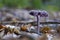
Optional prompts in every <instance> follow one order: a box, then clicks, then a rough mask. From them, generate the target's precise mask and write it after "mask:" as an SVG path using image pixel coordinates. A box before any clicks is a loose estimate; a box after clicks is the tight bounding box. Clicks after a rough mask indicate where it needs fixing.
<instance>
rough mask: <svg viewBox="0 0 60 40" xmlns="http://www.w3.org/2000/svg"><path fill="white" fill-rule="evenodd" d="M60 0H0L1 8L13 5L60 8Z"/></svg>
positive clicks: (57, 9)
mask: <svg viewBox="0 0 60 40" xmlns="http://www.w3.org/2000/svg"><path fill="white" fill-rule="evenodd" d="M59 3H60V0H0V8H1V7H3V6H5V7H9V8H11V7H13V8H26V7H29V8H30V7H32V8H34V9H45V10H49V11H50V10H53V11H59V10H60V8H59V7H60V4H59Z"/></svg>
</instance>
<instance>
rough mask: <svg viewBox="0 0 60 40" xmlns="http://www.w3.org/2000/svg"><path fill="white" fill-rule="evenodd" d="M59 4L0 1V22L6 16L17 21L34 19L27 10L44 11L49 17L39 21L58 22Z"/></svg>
mask: <svg viewBox="0 0 60 40" xmlns="http://www.w3.org/2000/svg"><path fill="white" fill-rule="evenodd" d="M59 3H60V0H0V21H1V20H4V19H6V17H8V16H9V17H12V18H18V19H19V20H29V19H35V18H34V17H33V16H31V15H29V10H46V11H47V12H48V14H49V16H48V17H47V18H41V19H40V21H43V22H44V21H52V20H58V21H60V4H59ZM22 15H23V16H22ZM46 19H47V20H46Z"/></svg>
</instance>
